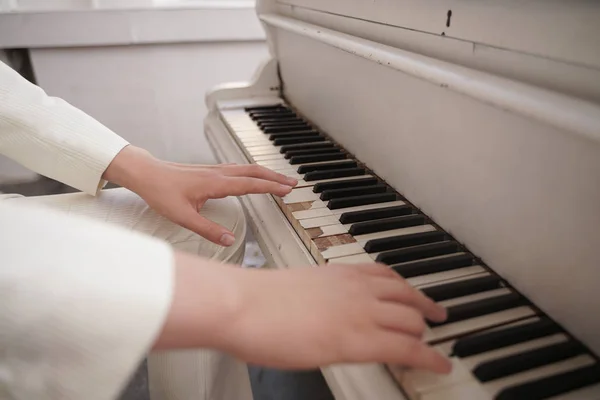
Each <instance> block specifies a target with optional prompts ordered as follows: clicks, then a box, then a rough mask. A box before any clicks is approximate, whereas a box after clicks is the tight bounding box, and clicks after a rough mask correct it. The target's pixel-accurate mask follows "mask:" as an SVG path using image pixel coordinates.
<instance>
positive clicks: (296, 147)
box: [279, 140, 337, 153]
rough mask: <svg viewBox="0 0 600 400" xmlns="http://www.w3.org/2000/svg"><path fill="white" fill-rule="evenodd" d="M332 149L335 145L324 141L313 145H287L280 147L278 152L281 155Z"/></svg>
mask: <svg viewBox="0 0 600 400" xmlns="http://www.w3.org/2000/svg"><path fill="white" fill-rule="evenodd" d="M334 147H337V145H336V144H335V143H332V142H330V141H328V140H326V141H324V142H315V143H298V144H288V145H284V146H281V148H280V149H279V151H280V152H281V153H287V152H288V151H296V150H312V149H325V148H334Z"/></svg>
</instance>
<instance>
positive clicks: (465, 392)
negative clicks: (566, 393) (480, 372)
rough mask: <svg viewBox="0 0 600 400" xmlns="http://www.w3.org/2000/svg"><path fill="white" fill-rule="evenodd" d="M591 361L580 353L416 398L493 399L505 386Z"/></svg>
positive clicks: (437, 389) (521, 382)
mask: <svg viewBox="0 0 600 400" xmlns="http://www.w3.org/2000/svg"><path fill="white" fill-rule="evenodd" d="M593 363H594V359H593V358H592V357H590V356H588V355H582V356H578V357H573V358H570V359H568V360H564V361H561V362H557V363H553V364H549V365H545V366H543V367H540V368H535V369H532V370H529V371H525V372H522V373H519V374H514V375H511V376H508V377H506V378H502V379H497V380H493V381H491V382H486V383H480V382H479V381H477V380H476V379H475V378H473V380H469V381H463V382H462V383H461V384H457V385H448V386H441V387H439V388H436V390H433V391H430V392H426V393H423V394H421V395H420V396H419V397H418V398H419V400H448V399H461V400H462V399H477V400H493V399H494V397H495V396H496V395H497V394H499V393H500V392H501V391H502V390H503V389H505V388H508V387H511V386H516V385H520V384H523V383H526V382H531V381H535V380H538V379H542V378H546V377H549V376H552V375H557V374H561V373H565V372H569V371H572V370H575V369H578V368H582V367H587V366H589V365H592V364H593ZM459 368H460V366H459ZM580 400H584V399H580ZM585 400H588V399H585Z"/></svg>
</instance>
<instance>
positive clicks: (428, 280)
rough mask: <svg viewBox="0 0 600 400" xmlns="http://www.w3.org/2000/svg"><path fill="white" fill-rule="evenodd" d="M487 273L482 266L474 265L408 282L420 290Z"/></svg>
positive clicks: (412, 279) (417, 277) (420, 277)
mask: <svg viewBox="0 0 600 400" xmlns="http://www.w3.org/2000/svg"><path fill="white" fill-rule="evenodd" d="M481 272H485V269H484V268H483V267H481V266H480V265H473V266H470V267H464V268H458V269H453V270H450V271H442V272H435V273H433V274H426V275H419V276H414V277H412V278H407V279H406V281H407V282H408V283H410V284H411V285H412V286H414V287H418V288H420V287H421V286H423V285H430V284H432V283H448V281H450V280H452V279H455V278H461V277H465V278H466V277H469V278H472V277H473V275H476V274H479V273H481Z"/></svg>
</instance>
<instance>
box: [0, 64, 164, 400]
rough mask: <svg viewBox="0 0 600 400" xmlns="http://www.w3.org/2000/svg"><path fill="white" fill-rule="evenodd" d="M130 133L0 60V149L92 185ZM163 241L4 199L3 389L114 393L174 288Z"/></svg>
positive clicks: (77, 395) (40, 395)
mask: <svg viewBox="0 0 600 400" xmlns="http://www.w3.org/2000/svg"><path fill="white" fill-rule="evenodd" d="M126 145H127V142H126V141H125V140H124V139H122V138H121V137H119V136H118V135H116V134H115V133H113V132H112V131H110V130H109V129H108V128H106V127H105V126H103V125H102V124H100V123H99V122H97V121H95V120H94V119H93V118H91V117H90V116H88V115H86V114H85V113H83V112H82V111H80V110H78V109H76V108H74V107H72V106H71V105H69V104H68V103H66V102H65V101H63V100H60V99H57V98H53V97H50V96H47V95H46V94H45V93H44V91H43V90H41V89H40V88H39V87H37V86H35V85H33V84H31V83H29V82H28V81H26V80H25V79H23V78H22V77H21V76H20V75H19V74H17V73H16V72H15V71H14V70H12V69H11V68H9V67H8V66H6V65H5V64H3V63H1V62H0V154H4V155H5V156H7V157H9V158H11V159H13V160H15V161H17V162H19V163H20V164H22V165H24V166H26V167H28V168H30V169H31V170H33V171H36V172H38V173H40V174H42V175H45V176H48V177H51V178H53V179H56V180H58V181H61V182H63V183H66V184H68V185H70V186H73V187H75V188H77V189H80V190H82V191H84V192H87V193H89V194H91V195H94V194H96V192H97V191H98V190H99V188H101V187H102V186H103V185H104V184H105V182H103V181H102V180H101V176H102V174H103V172H104V170H105V169H106V168H107V167H108V165H109V164H110V162H111V161H112V160H113V158H114V157H115V156H116V155H117V154H118V152H119V151H120V150H121V149H123V147H125V146H126ZM172 269H173V254H172V250H171V249H170V247H169V246H168V245H167V244H166V243H163V242H162V241H159V240H156V239H153V238H149V237H146V236H142V235H141V234H136V233H134V232H130V231H124V230H121V229H119V228H116V227H113V226H110V225H106V224H102V223H100V222H96V221H93V220H88V219H85V218H81V219H76V218H72V217H68V218H67V217H65V216H64V215H62V214H58V213H53V212H51V211H48V210H46V209H38V208H32V207H31V206H30V205H28V206H24V205H21V204H19V202H18V201H16V202H15V201H4V202H0V399H19V400H34V399H61V400H71V399H77V400H80V399H85V400H109V399H114V398H115V397H116V396H117V395H118V394H119V392H120V390H121V389H122V388H123V386H124V385H125V384H126V383H127V380H128V379H129V377H130V376H131V374H132V373H133V371H134V370H135V368H136V367H137V365H138V363H139V362H140V361H141V360H142V358H143V357H144V355H145V353H146V352H147V351H148V350H149V347H150V346H151V344H152V343H153V341H154V339H155V338H156V335H157V334H158V333H159V330H160V328H161V326H162V323H163V321H164V319H165V317H166V314H167V312H168V308H169V306H170V300H171V295H172V283H173V277H172Z"/></svg>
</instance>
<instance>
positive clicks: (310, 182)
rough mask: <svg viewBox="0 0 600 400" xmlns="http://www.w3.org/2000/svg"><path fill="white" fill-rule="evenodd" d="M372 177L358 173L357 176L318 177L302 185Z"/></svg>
mask: <svg viewBox="0 0 600 400" xmlns="http://www.w3.org/2000/svg"><path fill="white" fill-rule="evenodd" d="M372 177H373V175H369V174H365V175H358V176H348V177H344V178H331V179H320V180H316V181H309V182H304V183H303V186H314V185H316V184H317V183H326V182H336V181H352V180H357V179H364V178H372Z"/></svg>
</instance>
